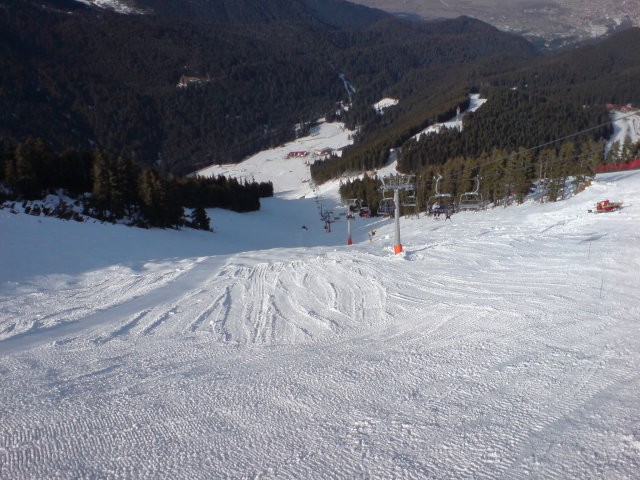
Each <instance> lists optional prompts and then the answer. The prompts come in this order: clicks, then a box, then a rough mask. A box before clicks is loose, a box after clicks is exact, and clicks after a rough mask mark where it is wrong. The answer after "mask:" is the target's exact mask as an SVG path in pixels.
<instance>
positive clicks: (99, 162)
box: [91, 150, 111, 219]
mask: <svg viewBox="0 0 640 480" xmlns="http://www.w3.org/2000/svg"><path fill="white" fill-rule="evenodd" d="M110 171H111V159H110V158H109V157H108V156H107V154H106V153H104V152H102V151H101V150H96V151H95V152H94V155H93V187H92V189H91V203H92V206H93V208H94V209H95V210H96V214H97V216H98V218H102V219H105V218H107V217H110V214H108V209H109V206H110V202H111V174H110Z"/></svg>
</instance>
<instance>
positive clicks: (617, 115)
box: [605, 108, 640, 155]
mask: <svg viewBox="0 0 640 480" xmlns="http://www.w3.org/2000/svg"><path fill="white" fill-rule="evenodd" d="M609 117H610V118H611V122H612V123H613V134H612V135H611V138H609V141H608V142H607V144H606V145H605V155H607V154H608V153H609V150H610V149H611V146H612V145H613V143H614V142H616V141H617V142H618V144H619V145H620V147H622V145H623V144H624V142H625V139H626V138H627V137H628V138H629V139H630V140H631V142H632V143H634V144H635V143H638V142H640V109H637V108H636V109H624V110H612V111H611V112H610V114H609Z"/></svg>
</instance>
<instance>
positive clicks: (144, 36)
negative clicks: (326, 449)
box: [0, 0, 534, 173]
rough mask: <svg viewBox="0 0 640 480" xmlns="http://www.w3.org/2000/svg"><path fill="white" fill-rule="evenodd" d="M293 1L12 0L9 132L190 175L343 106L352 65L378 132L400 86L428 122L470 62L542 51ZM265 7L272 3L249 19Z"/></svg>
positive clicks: (2, 10) (471, 26)
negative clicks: (123, 4)
mask: <svg viewBox="0 0 640 480" xmlns="http://www.w3.org/2000/svg"><path fill="white" fill-rule="evenodd" d="M283 1H284V0H282V1H278V2H275V3H274V2H272V0H269V1H265V2H262V1H261V2H257V1H256V2H250V1H249V0H246V1H244V2H239V3H238V2H225V5H226V7H225V8H226V9H225V10H224V11H225V12H227V13H228V15H227V17H225V18H220V17H213V18H209V17H208V16H207V15H205V14H204V13H206V12H207V11H208V10H206V9H205V7H206V5H207V3H206V2H190V3H188V4H186V3H184V2H181V3H176V2H161V1H159V0H158V1H153V2H152V1H151V0H148V1H146V3H145V5H146V6H151V5H152V4H153V5H155V7H156V8H157V9H158V10H159V11H160V13H158V14H148V15H119V14H115V13H112V12H109V11H103V10H96V9H92V8H86V7H83V6H82V5H81V4H76V5H75V7H74V8H73V9H72V7H71V5H72V3H70V2H64V1H62V0H57V1H55V2H31V1H23V2H13V1H9V0H0V42H1V43H2V45H3V47H4V48H2V49H0V60H1V61H2V65H3V68H4V74H3V75H2V76H1V77H0V137H2V138H5V139H11V140H13V141H23V140H24V139H26V138H27V137H28V136H29V135H32V136H35V137H39V138H43V139H46V140H47V141H48V142H50V143H51V144H52V146H53V147H54V148H56V149H64V148H67V147H76V148H81V149H84V148H88V147H91V148H93V147H96V146H97V147H100V148H102V149H105V150H107V151H109V152H112V154H114V155H121V154H124V155H128V156H134V157H135V158H137V160H138V161H139V162H140V163H143V164H147V165H149V164H155V165H157V166H159V167H160V168H161V169H163V170H165V171H171V172H178V173H185V172H190V171H193V170H195V169H196V168H197V167H200V166H203V165H206V164H211V163H216V162H230V161H239V160H241V159H242V158H243V157H244V156H246V155H247V154H249V153H252V152H255V151H257V150H260V149H262V148H264V147H267V146H272V145H275V144H280V143H282V142H283V141H285V140H287V139H290V138H292V137H293V136H294V135H295V134H296V133H300V132H303V131H304V129H305V127H308V125H309V124H310V123H311V122H313V121H315V120H316V119H317V118H318V117H320V116H323V115H333V114H334V113H335V112H336V102H337V101H345V102H346V101H347V94H346V92H345V89H344V86H343V83H342V80H341V79H340V78H339V76H340V75H341V74H344V75H345V76H346V78H348V79H349V81H350V82H351V84H352V85H353V86H354V87H355V89H356V91H357V93H356V94H355V95H354V99H353V100H354V106H353V109H352V110H351V111H350V113H349V117H348V118H347V121H349V122H350V123H360V124H363V125H364V126H365V128H364V129H363V132H365V131H371V132H375V131H376V129H379V128H384V127H385V125H384V122H383V124H381V125H377V123H378V120H377V119H375V118H371V113H372V112H370V111H369V110H370V108H369V107H368V106H369V105H370V103H371V102H372V101H376V100H378V99H379V97H380V95H383V94H385V93H386V92H387V91H389V92H391V93H393V94H395V95H398V96H401V98H403V99H406V102H405V104H413V105H415V108H414V110H415V112H414V114H415V117H414V118H415V120H414V122H424V119H425V112H424V111H422V109H423V107H425V106H428V105H429V104H430V103H433V99H434V98H450V97H451V89H450V87H451V85H450V82H449V80H450V79H451V78H454V77H456V74H455V73H454V71H455V70H456V69H458V68H460V67H461V66H465V68H474V67H472V65H476V64H477V63H482V64H483V65H484V66H486V69H485V70H483V71H488V72H491V73H495V72H496V71H500V70H501V69H502V70H504V68H506V65H507V64H510V63H511V62H512V61H513V59H514V58H519V59H523V58H524V59H527V58H531V57H532V56H534V51H533V49H532V47H531V46H530V45H529V44H527V43H526V42H525V41H523V40H522V39H519V38H517V37H514V36H511V35H506V34H503V33H500V32H498V31H497V30H495V29H493V28H491V27H489V26H487V25H485V24H482V23H481V22H477V21H472V20H470V19H458V20H452V21H447V22H443V23H440V24H429V25H427V24H416V23H409V22H403V21H400V20H397V19H394V18H392V17H389V16H387V15H384V14H381V13H380V12H377V11H372V10H368V9H365V8H363V7H357V9H353V8H352V7H351V6H349V4H347V3H346V2H335V4H336V8H338V10H336V11H340V12H343V13H344V15H343V16H342V17H341V18H342V19H343V20H342V24H343V25H344V26H345V28H342V27H343V25H340V24H338V25H336V22H333V20H332V19H333V17H332V15H331V14H332V12H333V13H334V14H335V11H334V10H329V9H328V8H327V5H326V2H325V3H322V2H313V1H311V0H307V1H304V2H302V1H299V2H295V1H293V0H291V1H290V2H289V3H291V8H289V9H280V7H281V5H280V4H281V3H282V2H283ZM187 6H189V8H191V9H192V10H191V11H190V12H186V10H185V9H187ZM251 6H253V8H254V9H255V10H256V11H257V12H260V14H259V15H258V14H256V17H255V18H254V17H251V16H247V17H242V16H241V15H240V13H242V15H244V13H243V12H245V11H246V9H247V8H250V7H251ZM61 7H64V8H61ZM161 7H162V8H161ZM196 7H197V8H196ZM202 9H204V10H202ZM300 9H302V10H304V12H303V13H300V12H301V11H302V10H300ZM178 10H179V11H180V12H182V13H180V14H179V15H178V14H177V13H176V15H177V16H173V17H172V16H171V14H172V12H177V11H178ZM271 11H274V12H275V11H277V12H280V13H281V14H282V15H281V16H274V15H271V14H270V13H269V12H271ZM203 12H204V13H203ZM234 12H235V13H234ZM283 12H287V15H285V14H284V13H283ZM334 16H335V15H334ZM195 17H197V18H198V19H197V21H196V20H194V18H195ZM238 17H242V18H246V19H248V20H245V21H244V23H236V22H238ZM309 18H310V19H311V20H308V19H309ZM248 21H253V22H254V23H246V22H248ZM332 22H333V23H332ZM346 27H348V28H346ZM507 59H509V61H507ZM494 67H495V68H494ZM183 75H185V76H186V77H185V78H189V80H188V81H187V83H186V84H185V85H186V86H185V87H184V88H179V87H178V86H177V85H178V83H179V81H180V79H181V77H182V76H183ZM458 96H459V95H458ZM431 108H432V110H433V107H431ZM434 111H435V110H434ZM393 120H394V117H393V116H389V117H388V121H393ZM296 125H298V127H299V129H298V132H296V131H295V126H296Z"/></svg>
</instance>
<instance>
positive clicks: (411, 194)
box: [402, 190, 418, 207]
mask: <svg viewBox="0 0 640 480" xmlns="http://www.w3.org/2000/svg"><path fill="white" fill-rule="evenodd" d="M417 204H418V200H417V199H416V193H415V191H414V190H409V191H408V194H407V195H406V196H405V197H404V198H403V199H402V206H403V207H415V206H416V205H417Z"/></svg>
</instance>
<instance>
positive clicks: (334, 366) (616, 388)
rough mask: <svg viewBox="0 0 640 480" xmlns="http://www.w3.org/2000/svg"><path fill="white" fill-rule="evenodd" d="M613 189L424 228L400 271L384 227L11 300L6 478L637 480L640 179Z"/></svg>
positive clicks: (75, 282) (53, 283)
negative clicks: (599, 208) (618, 200)
mask: <svg viewBox="0 0 640 480" xmlns="http://www.w3.org/2000/svg"><path fill="white" fill-rule="evenodd" d="M604 178H606V179H607V181H603V182H598V183H596V184H595V185H594V186H593V187H592V188H590V189H588V190H587V191H586V192H584V193H583V194H581V195H578V196H576V197H573V198H572V199H570V200H567V201H566V202H561V203H557V204H545V205H534V204H525V205H522V206H514V207H510V208H508V209H494V210H491V211H487V212H479V213H472V212H466V213H461V214H457V215H454V216H453V219H452V221H451V222H446V223H445V222H444V221H442V220H439V221H435V220H433V219H429V218H424V217H423V218H420V219H403V220H402V225H403V235H404V237H403V239H404V241H403V243H404V245H405V252H404V253H403V254H402V255H398V256H394V255H392V254H391V252H390V245H391V240H390V239H389V235H390V234H391V232H392V226H391V225H390V224H385V225H381V226H379V227H378V233H377V234H376V237H375V240H374V241H373V242H371V243H361V244H358V245H355V246H353V247H351V248H347V247H339V248H334V249H328V248H325V249H323V248H313V249H299V250H295V249H294V250H293V251H292V250H287V249H274V250H263V251H252V252H244V253H242V252H241V253H235V254H230V255H221V256H212V257H206V258H200V259H187V260H183V261H182V262H181V263H180V264H179V265H175V264H171V263H157V264H153V265H151V264H150V265H148V266H147V268H146V269H144V270H142V271H140V270H134V269H128V268H122V267H112V268H105V269H102V270H99V271H96V272H91V273H87V274H83V275H76V276H71V277H68V278H67V277H64V278H54V277H47V278H45V279H40V280H38V281H36V282H35V283H32V284H28V285H21V286H19V287H12V288H11V290H10V291H9V292H8V293H6V294H5V293H3V294H2V297H1V298H0V312H2V321H1V323H0V328H1V331H2V340H1V341H0V374H1V375H2V379H3V381H2V387H0V405H1V406H0V414H1V415H0V416H1V418H2V427H1V428H0V478H12V479H21V478H57V477H78V476H80V477H89V478H92V477H101V478H157V477H162V478H211V477H212V476H213V477H216V478H479V479H481V478H490V479H495V478H504V479H513V478H524V477H533V478H545V479H566V478H637V472H638V471H640V427H639V425H640V408H639V406H638V399H637V393H638V389H639V388H640V374H639V373H638V372H639V371H640V350H639V347H638V345H640V342H639V340H640V338H639V333H640V328H639V325H640V324H639V323H638V319H639V318H640V288H639V287H640V279H639V277H638V273H637V272H638V270H639V269H640V257H638V255H637V254H636V248H637V247H636V246H637V242H638V240H639V239H640V234H639V230H638V225H639V223H638V222H639V220H640V214H638V212H637V208H636V207H634V206H633V205H634V204H636V205H637V204H640V196H639V194H638V193H637V192H638V191H640V188H639V187H640V174H638V173H630V174H626V175H620V176H618V175H610V176H606V177H604ZM605 192H606V194H607V195H614V194H615V195H620V196H621V197H624V198H625V204H629V206H628V207H627V208H625V209H623V210H622V211H620V212H617V213H613V214H606V215H594V214H587V213H586V210H587V208H588V207H589V206H591V205H592V204H593V203H594V201H595V200H597V199H599V198H600V196H601V195H602V194H603V193H605ZM116 299H117V301H116ZM39 312H47V313H46V315H39Z"/></svg>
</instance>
